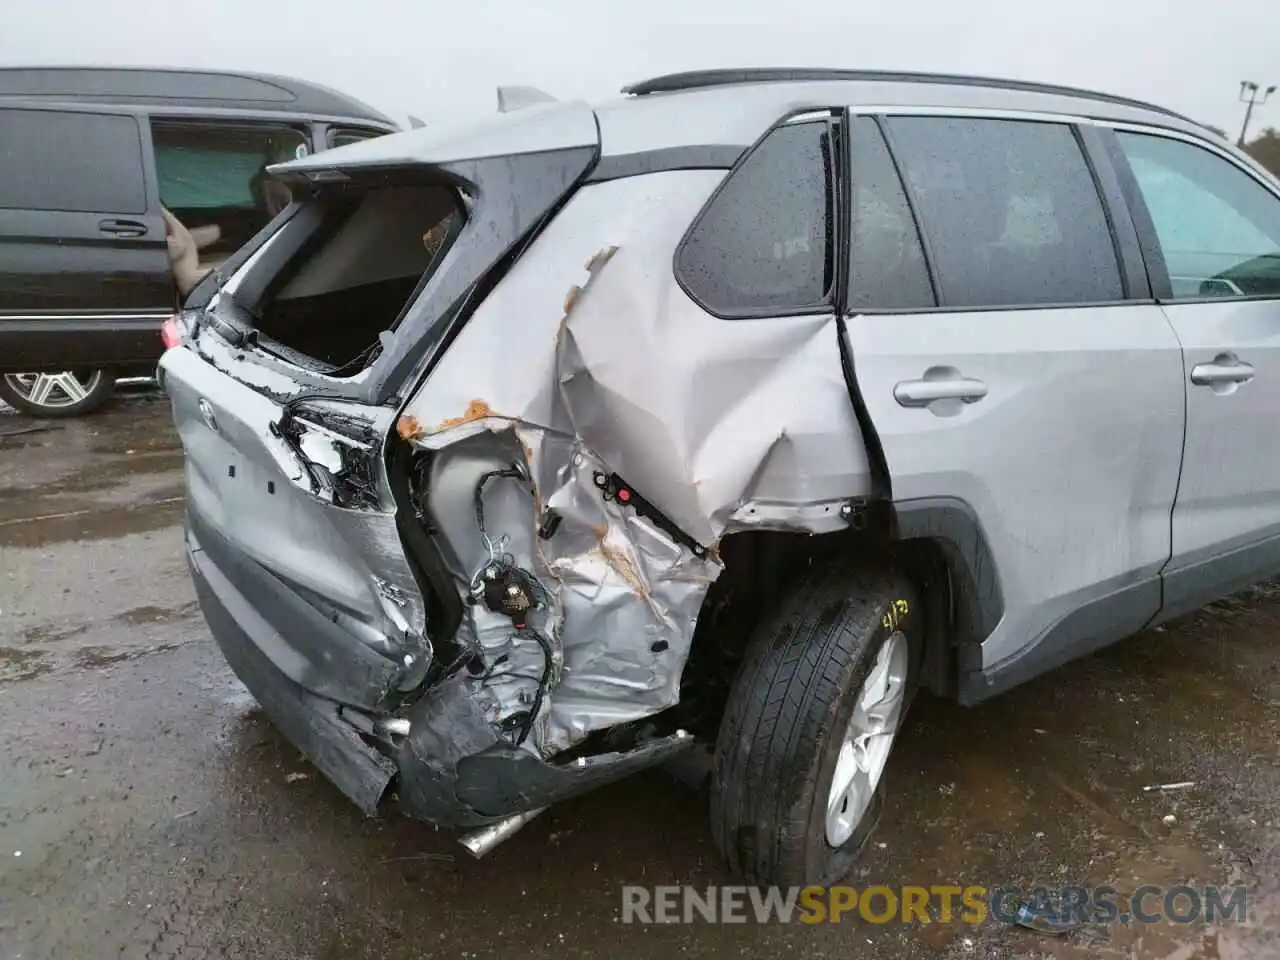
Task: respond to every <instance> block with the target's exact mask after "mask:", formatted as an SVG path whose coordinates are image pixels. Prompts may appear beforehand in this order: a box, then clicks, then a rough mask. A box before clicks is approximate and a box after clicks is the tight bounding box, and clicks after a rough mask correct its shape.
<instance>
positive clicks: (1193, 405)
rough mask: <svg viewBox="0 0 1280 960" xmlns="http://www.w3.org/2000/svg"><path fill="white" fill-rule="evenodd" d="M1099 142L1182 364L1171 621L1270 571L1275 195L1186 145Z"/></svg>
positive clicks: (1276, 344) (1142, 134)
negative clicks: (1183, 409)
mask: <svg viewBox="0 0 1280 960" xmlns="http://www.w3.org/2000/svg"><path fill="white" fill-rule="evenodd" d="M1109 142H1110V144H1111V146H1112V148H1113V149H1114V151H1115V152H1116V154H1117V164H1118V169H1119V170H1120V172H1121V174H1122V177H1124V181H1123V182H1124V183H1125V185H1126V186H1127V187H1128V189H1129V191H1130V202H1131V206H1132V207H1133V210H1134V219H1135V222H1136V223H1137V224H1138V227H1139V235H1140V236H1141V237H1142V240H1143V243H1144V249H1145V250H1146V252H1147V259H1148V262H1149V263H1150V264H1151V273H1152V283H1153V284H1154V285H1155V286H1156V287H1157V292H1158V294H1159V296H1160V300H1161V302H1162V303H1163V305H1164V312H1165V313H1166V314H1167V315H1168V317H1169V321H1170V323H1172V325H1173V328H1174V331H1175V332H1176V333H1177V335H1178V338H1179V339H1180V340H1181V341H1182V347H1183V350H1184V352H1185V374H1186V381H1185V382H1186V391H1187V433H1186V449H1185V454H1184V456H1183V467H1182V480H1181V483H1180V485H1179V487H1178V502H1177V505H1176V507H1175V508H1174V511H1173V557H1172V559H1171V560H1170V563H1169V567H1168V570H1167V571H1166V574H1165V610H1164V613H1163V614H1162V616H1172V615H1174V614H1177V613H1180V612H1183V611H1185V610H1189V609H1194V608H1195V607H1197V606H1200V605H1201V604H1202V603H1205V602H1207V601H1209V600H1212V599H1214V598H1215V597H1219V596H1222V595H1223V594H1226V593H1229V592H1230V591H1232V590H1235V589H1238V588H1240V587H1244V586H1246V585H1248V584H1250V583H1253V582H1255V581H1257V580H1260V579H1262V578H1264V577H1266V576H1270V575H1271V574H1273V573H1275V572H1276V571H1277V570H1280V448H1278V447H1277V444H1276V437H1277V434H1278V432H1280V430H1278V424H1280V420H1278V415H1280V189H1278V187H1277V184H1276V183H1275V181H1274V180H1272V179H1270V178H1267V177H1265V176H1264V175H1262V174H1260V173H1258V172H1257V171H1255V170H1253V169H1251V168H1250V167H1248V166H1246V165H1245V164H1243V163H1242V162H1241V161H1240V160H1238V159H1237V158H1234V157H1232V156H1231V154H1230V152H1229V151H1228V150H1226V149H1224V148H1219V147H1217V146H1216V145H1213V144H1211V143H1209V142H1207V141H1203V140H1199V139H1198V138H1194V137H1190V136H1186V135H1181V134H1177V133H1173V132H1170V131H1163V130H1151V129H1143V128H1137V127H1135V128H1126V129H1117V130H1116V132H1115V134H1114V138H1113V139H1111V140H1110V141H1109Z"/></svg>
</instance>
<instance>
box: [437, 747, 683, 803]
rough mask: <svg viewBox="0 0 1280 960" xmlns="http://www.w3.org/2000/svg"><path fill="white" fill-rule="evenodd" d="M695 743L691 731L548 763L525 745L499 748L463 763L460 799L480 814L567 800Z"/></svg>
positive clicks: (665, 759)
mask: <svg viewBox="0 0 1280 960" xmlns="http://www.w3.org/2000/svg"><path fill="white" fill-rule="evenodd" d="M693 745H694V739H693V737H690V736H679V735H673V736H670V737H665V738H663V739H661V740H652V741H649V742H648V743H645V744H643V745H641V746H639V747H636V748H635V749H633V750H627V751H625V752H617V753H602V754H596V755H594V756H589V757H582V758H580V759H579V760H578V761H577V762H574V763H554V762H552V763H548V762H547V761H545V760H540V759H538V758H537V757H534V756H531V755H530V754H528V753H526V752H524V751H523V750H512V749H510V748H508V747H494V748H492V749H490V750H489V751H487V752H485V753H481V754H478V755H476V756H472V757H466V758H464V759H462V760H460V761H459V762H458V781H457V788H456V789H457V795H458V799H459V800H460V801H462V802H463V803H465V804H466V805H467V806H468V807H471V808H472V809H473V810H475V811H476V812H477V813H480V814H483V815H485V816H490V817H498V816H510V815H511V814H513V813H521V812H523V811H526V810H536V809H538V808H539V807H545V806H547V805H548V804H551V803H553V802H559V801H561V800H567V799H569V798H571V797H576V796H579V795H581V794H584V793H587V792H588V791H590V790H594V789H596V788H597V787H601V786H604V785H605V784H608V783H612V782H614V781H616V780H621V779H622V778H623V777H626V776H629V775H631V774H633V773H636V772H638V771H640V770H644V769H647V768H649V767H652V766H655V765H657V764H659V763H663V762H665V761H667V760H670V759H672V758H673V757H676V756H678V755H680V754H682V753H684V752H685V751H686V750H688V749H690V748H691V747H692V746H693Z"/></svg>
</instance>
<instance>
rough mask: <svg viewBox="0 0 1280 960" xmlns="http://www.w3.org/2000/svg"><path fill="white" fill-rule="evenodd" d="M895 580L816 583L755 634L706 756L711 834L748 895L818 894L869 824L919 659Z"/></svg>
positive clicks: (914, 623)
mask: <svg viewBox="0 0 1280 960" xmlns="http://www.w3.org/2000/svg"><path fill="white" fill-rule="evenodd" d="M919 606H920V604H919V602H918V594H917V591H916V588H915V586H914V585H913V584H912V583H911V582H910V581H909V580H907V579H906V578H905V577H903V576H902V575H901V574H898V573H893V572H884V571H864V572H850V571H848V570H844V571H840V570H827V571H822V572H817V573H815V575H813V576H812V577H811V578H810V579H808V580H807V581H805V582H803V583H802V584H801V585H800V586H799V587H798V588H796V589H795V590H794V591H792V592H791V594H790V595H789V596H788V597H787V598H786V599H785V600H784V601H783V602H782V604H781V605H780V607H779V609H778V610H777V611H776V613H775V614H774V615H773V616H771V617H769V618H767V619H765V620H764V621H762V622H761V623H760V625H759V626H758V627H757V628H756V630H755V634H754V636H753V637H752V639H751V641H750V643H749V645H748V648H747V654H746V657H745V659H744V661H743V665H742V669H741V671H740V672H739V674H738V677H737V678H736V680H735V681H734V685H733V689H732V691H731V693H730V695H729V702H728V706H727V707H726V710H725V715H724V719H723V720H722V721H721V725H720V734H719V738H718V742H717V745H716V758H715V766H714V772H713V774H712V778H711V830H712V835H713V837H714V839H715V843H716V846H717V848H718V849H719V850H720V853H721V854H722V855H723V856H724V857H725V859H726V860H727V861H728V863H729V866H730V868H731V869H732V870H733V871H734V872H735V873H737V874H739V875H741V876H743V877H744V878H746V879H747V880H748V881H750V882H752V883H759V884H777V885H780V886H792V885H806V884H824V885H825V884H831V883H834V882H836V881H837V880H839V879H840V878H842V877H844V876H845V875H847V874H848V873H849V871H850V870H851V869H852V867H853V864H854V861H855V859H856V858H857V855H858V852H859V850H860V849H861V848H862V845H863V844H864V843H865V842H866V839H867V837H868V835H869V834H870V833H871V830H872V829H873V828H874V826H875V823H876V819H877V817H878V816H879V811H880V804H881V798H882V796H883V779H882V778H883V773H884V769H885V764H886V762H887V761H888V759H889V753H890V751H891V750H892V748H893V743H894V740H895V739H896V737H897V734H898V731H899V730H900V729H901V727H902V720H903V716H904V715H905V713H906V709H907V706H908V705H909V704H910V702H911V699H912V696H913V693H914V690H915V683H916V680H917V673H918V664H919V660H920V655H919V654H920V643H921V639H922V638H921V636H920V629H919V625H918V624H919V621H920V617H921V611H920V610H919Z"/></svg>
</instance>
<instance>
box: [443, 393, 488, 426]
mask: <svg viewBox="0 0 1280 960" xmlns="http://www.w3.org/2000/svg"><path fill="white" fill-rule="evenodd" d="M497 415H498V414H497V413H496V412H495V411H494V409H493V408H492V407H491V406H489V405H488V404H487V403H485V402H484V401H483V400H472V401H471V402H470V403H468V404H467V409H466V412H464V413H463V414H462V416H460V417H447V418H445V419H444V420H441V421H440V426H438V427H436V429H437V430H448V429H449V428H450V427H460V426H462V425H463V424H464V423H471V422H472V421H473V420H483V419H484V418H485V417H496V416H497Z"/></svg>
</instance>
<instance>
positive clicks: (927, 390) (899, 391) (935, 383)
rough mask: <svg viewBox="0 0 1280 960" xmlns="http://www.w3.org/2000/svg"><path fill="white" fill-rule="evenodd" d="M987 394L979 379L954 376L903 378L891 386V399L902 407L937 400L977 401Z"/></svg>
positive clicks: (921, 404) (985, 386)
mask: <svg viewBox="0 0 1280 960" xmlns="http://www.w3.org/2000/svg"><path fill="white" fill-rule="evenodd" d="M986 395H987V385H986V384H985V383H983V382H982V381H981V380H971V379H969V378H968V377H955V378H949V379H946V380H927V379H926V380H903V381H902V382H901V383H899V384H896V385H895V386H894V388H893V399H895V400H897V401H898V403H899V404H900V405H901V406H904V407H927V406H928V405H929V404H931V403H933V402H934V401H937V400H963V401H964V402H965V403H977V402H978V401H979V400H981V399H982V398H983V397H985V396H986Z"/></svg>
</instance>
